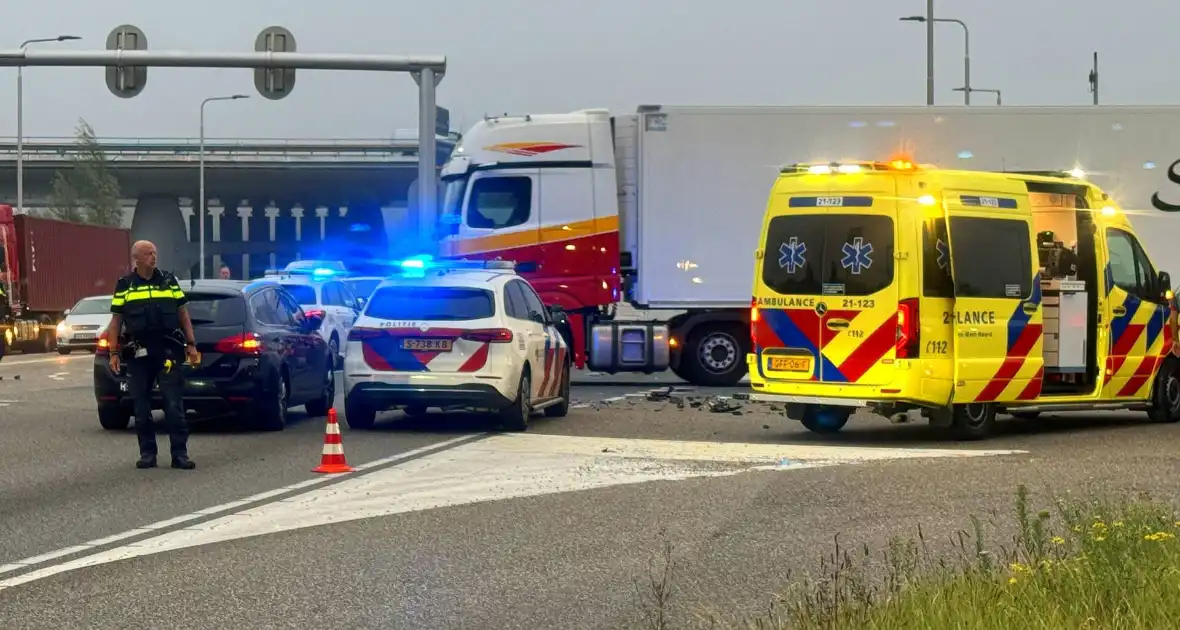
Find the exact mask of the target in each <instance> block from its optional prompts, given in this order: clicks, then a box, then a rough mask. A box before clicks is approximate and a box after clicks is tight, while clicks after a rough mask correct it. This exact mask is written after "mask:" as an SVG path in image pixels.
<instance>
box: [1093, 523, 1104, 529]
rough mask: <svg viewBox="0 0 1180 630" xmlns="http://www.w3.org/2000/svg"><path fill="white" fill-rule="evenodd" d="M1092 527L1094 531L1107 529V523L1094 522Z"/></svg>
mask: <svg viewBox="0 0 1180 630" xmlns="http://www.w3.org/2000/svg"><path fill="white" fill-rule="evenodd" d="M1092 527H1093V528H1094V529H1106V523H1103V522H1102V521H1094V525H1092Z"/></svg>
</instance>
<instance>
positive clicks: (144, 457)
mask: <svg viewBox="0 0 1180 630" xmlns="http://www.w3.org/2000/svg"><path fill="white" fill-rule="evenodd" d="M131 258H132V259H133V260H134V261H135V271H133V272H131V273H129V274H127V275H126V276H123V277H122V278H119V282H118V283H117V284H115V294H114V296H113V297H112V299H111V313H112V316H111V324H110V329H109V330H108V334H107V338H108V339H110V340H112V341H111V370H113V371H114V372H115V373H118V372H119V365H120V356H119V355H120V354H121V353H122V351H123V349H124V348H126V350H127V352H128V354H129V355H130V357H131V358H130V360H129V362H128V364H127V374H128V380H129V385H130V389H131V396H132V397H133V398H134V401H135V432H136V433H137V434H138V437H139V461H137V462H136V463H135V467H136V468H154V467H155V466H156V431H155V426H154V423H153V422H152V385H153V384H157V383H158V384H159V387H160V396H161V397H162V398H163V401H164V422H165V425H166V427H167V429H168V437H169V440H170V442H171V446H172V449H171V450H172V467H173V468H180V469H182V470H192V469H193V468H196V467H197V465H196V464H195V463H193V460H191V459H189V457H188V426H187V425H186V424H185V420H184V404H183V402H182V400H181V395H182V393H183V388H184V377H183V374H182V368H181V363H182V361H185V360H187V361H188V362H189V363H196V362H197V360H198V357H199V355H198V354H197V348H196V342H195V340H194V338H193V325H192V322H191V321H190V320H189V317H188V311H187V309H185V307H184V305H185V303H187V302H188V298H186V297H185V295H184V291H182V290H181V289H180V283H178V282H177V281H176V276H174V275H172V274H171V273H168V272H167V271H161V270H160V269H157V268H156V246H155V245H153V244H152V243H150V242H148V241H137V242H136V243H135V245H134V246H132V248H131ZM124 330H125V331H126V337H127V343H126V344H124V343H123V341H124V339H123V338H122V335H121V334H120V333H121V332H122V331H124Z"/></svg>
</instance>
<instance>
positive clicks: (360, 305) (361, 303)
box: [356, 297, 365, 311]
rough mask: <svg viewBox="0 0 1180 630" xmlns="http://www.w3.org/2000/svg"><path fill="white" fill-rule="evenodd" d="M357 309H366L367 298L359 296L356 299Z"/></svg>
mask: <svg viewBox="0 0 1180 630" xmlns="http://www.w3.org/2000/svg"><path fill="white" fill-rule="evenodd" d="M356 310H357V311H363V310H365V298H363V297H358V298H357V299H356Z"/></svg>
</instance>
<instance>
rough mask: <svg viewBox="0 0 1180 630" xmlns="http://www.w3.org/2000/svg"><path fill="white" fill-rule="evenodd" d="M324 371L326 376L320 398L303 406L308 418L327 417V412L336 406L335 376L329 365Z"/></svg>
mask: <svg viewBox="0 0 1180 630" xmlns="http://www.w3.org/2000/svg"><path fill="white" fill-rule="evenodd" d="M325 371H326V375H325V377H324V385H323V389H322V390H321V392H320V397H319V398H317V399H315V400H313V401H311V402H308V403H306V404H305V405H303V408H304V409H306V410H307V414H308V415H310V416H315V417H320V416H326V415H328V410H329V409H331V408H332V406H333V405H335V404H336V374H335V373H334V372H333V371H332V366H331V365H330V364H329V365H328V368H327V370H325Z"/></svg>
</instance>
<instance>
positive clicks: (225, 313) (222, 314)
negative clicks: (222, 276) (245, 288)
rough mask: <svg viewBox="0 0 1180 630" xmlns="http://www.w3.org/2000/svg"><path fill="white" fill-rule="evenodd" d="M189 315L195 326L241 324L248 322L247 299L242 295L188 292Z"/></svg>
mask: <svg viewBox="0 0 1180 630" xmlns="http://www.w3.org/2000/svg"><path fill="white" fill-rule="evenodd" d="M187 295H188V316H189V318H190V319H192V322H193V326H241V325H242V324H245V323H246V300H245V299H243V298H242V296H240V295H224V294H217V293H188V294H187Z"/></svg>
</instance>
